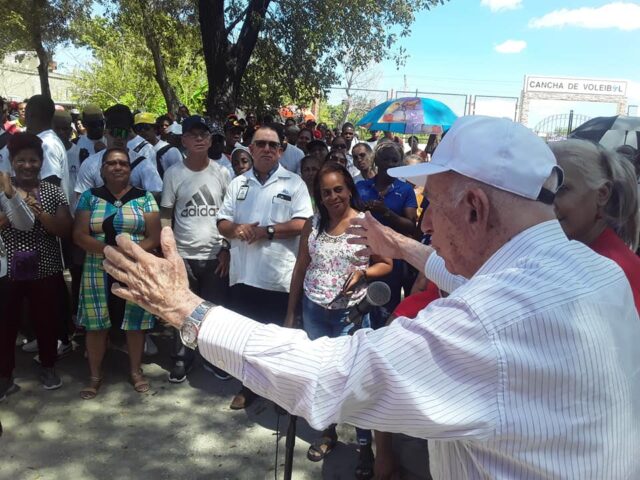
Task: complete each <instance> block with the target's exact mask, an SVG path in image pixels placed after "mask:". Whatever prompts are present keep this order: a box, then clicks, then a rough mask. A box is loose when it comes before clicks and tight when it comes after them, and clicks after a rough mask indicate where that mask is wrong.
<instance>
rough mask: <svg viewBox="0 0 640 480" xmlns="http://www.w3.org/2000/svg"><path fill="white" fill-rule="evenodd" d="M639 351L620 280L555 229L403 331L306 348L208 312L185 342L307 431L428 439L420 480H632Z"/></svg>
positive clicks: (400, 325)
mask: <svg viewBox="0 0 640 480" xmlns="http://www.w3.org/2000/svg"><path fill="white" fill-rule="evenodd" d="M639 343H640V322H639V321H638V314H637V312H636V308H635V305H634V302H633V295H632V292H631V289H630V287H629V283H628V282H627V279H626V278H625V276H624V273H623V272H622V270H621V269H620V268H619V267H618V266H617V265H616V264H615V263H614V262H612V261H611V260H609V259H606V258H604V257H602V256H600V255H597V254H596V253H594V252H593V251H592V250H591V249H589V247H587V246H585V245H583V244H581V243H579V242H575V241H569V240H568V239H567V238H566V236H565V235H564V233H563V232H562V229H561V227H560V225H559V223H558V222H557V221H549V222H544V223H541V224H539V225H536V226H534V227H532V228H529V229H527V230H525V231H524V232H521V233H520V234H519V235H517V236H516V237H514V238H513V239H512V240H511V241H509V242H508V243H506V244H505V245H503V246H502V247H501V248H500V249H499V250H498V251H497V252H496V253H495V254H494V255H493V256H492V257H491V258H490V259H489V260H488V261H487V262H486V263H485V264H484V265H483V266H482V267H481V268H480V270H479V271H478V272H477V273H476V274H475V275H474V276H473V277H472V278H471V279H469V281H467V282H466V283H465V284H463V285H461V286H459V288H457V289H455V290H454V291H453V292H452V293H451V295H450V296H449V297H447V298H444V299H440V300H436V301H434V302H432V303H431V304H430V305H429V306H428V307H427V308H426V309H424V310H422V311H421V312H420V313H419V314H418V316H417V318H416V319H414V320H409V319H406V318H404V317H400V318H398V319H396V320H395V322H394V323H393V324H391V325H390V326H389V327H386V328H382V329H379V330H376V331H371V330H360V331H358V332H357V333H356V334H355V335H354V336H352V337H349V336H346V337H339V338H331V339H329V338H321V339H318V340H315V341H310V340H309V339H308V338H307V337H306V334H305V333H304V332H302V331H299V330H289V329H284V328H280V327H277V326H275V325H261V324H259V323H257V322H254V321H252V320H249V319H247V318H245V317H243V316H241V315H238V314H236V313H233V312H231V311H229V310H226V309H224V308H223V307H216V308H214V309H213V310H212V311H211V312H210V313H209V314H208V315H207V318H206V320H205V322H204V324H203V326H202V329H201V331H200V335H199V338H198V347H199V350H200V352H201V353H202V354H203V356H204V357H205V358H206V359H207V360H209V361H211V362H213V363H216V364H218V365H221V364H222V363H224V365H225V370H226V371H228V372H229V373H230V374H231V375H233V376H234V377H236V378H238V379H240V380H241V381H242V382H243V384H244V385H246V386H247V387H248V388H251V390H253V391H255V392H256V393H258V394H259V395H263V396H265V397H267V398H270V399H272V400H274V401H275V402H276V403H278V404H279V405H282V406H283V407H284V408H285V409H287V410H288V411H290V412H292V413H293V414H295V415H300V416H303V417H305V418H306V419H308V420H309V423H310V424H311V426H313V427H314V428H322V427H325V426H327V425H328V424H330V423H335V422H347V423H350V424H353V425H356V426H358V427H361V428H367V429H372V428H375V429H378V430H382V431H387V432H402V433H406V434H408V435H412V436H415V437H421V438H428V439H430V442H429V454H430V466H431V473H432V475H433V477H434V478H435V479H455V480H464V479H487V478H492V479H494V478H495V479H519V480H520V479H548V478H554V479H555V478H559V479H578V478H579V479H605V478H606V479H608V480H609V479H623V478H624V479H635V478H640V456H638V439H639V438H640V374H639V370H638V368H639V366H640V349H638V348H637V345H638V344H639ZM319 366H320V368H319Z"/></svg>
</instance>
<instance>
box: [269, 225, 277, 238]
mask: <svg viewBox="0 0 640 480" xmlns="http://www.w3.org/2000/svg"><path fill="white" fill-rule="evenodd" d="M275 234H276V227H274V226H273V225H269V226H268V227H267V238H268V239H269V240H273V237H274V236H275Z"/></svg>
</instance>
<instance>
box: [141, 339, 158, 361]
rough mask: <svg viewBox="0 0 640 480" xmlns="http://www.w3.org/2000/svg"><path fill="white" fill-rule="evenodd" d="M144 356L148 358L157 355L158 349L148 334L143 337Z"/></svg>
mask: <svg viewBox="0 0 640 480" xmlns="http://www.w3.org/2000/svg"><path fill="white" fill-rule="evenodd" d="M144 354H145V355H149V356H151V355H157V354H158V347H156V344H155V343H153V339H152V338H151V335H150V334H148V333H147V334H146V335H145V336H144Z"/></svg>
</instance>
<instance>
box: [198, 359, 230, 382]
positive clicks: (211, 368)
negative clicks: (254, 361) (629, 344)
mask: <svg viewBox="0 0 640 480" xmlns="http://www.w3.org/2000/svg"><path fill="white" fill-rule="evenodd" d="M202 366H203V367H204V369H205V370H206V371H207V372H209V373H213V376H214V377H216V378H218V379H220V380H229V379H230V378H231V375H229V374H228V373H227V372H225V371H224V370H220V369H219V368H218V367H216V366H215V365H211V364H210V363H209V362H204V364H203V365H202Z"/></svg>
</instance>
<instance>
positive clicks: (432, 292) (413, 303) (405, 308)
mask: <svg viewBox="0 0 640 480" xmlns="http://www.w3.org/2000/svg"><path fill="white" fill-rule="evenodd" d="M439 298H440V290H439V289H438V287H437V286H436V284H435V283H433V282H429V283H428V284H427V288H425V289H424V290H423V291H422V292H417V293H414V294H413V295H409V296H408V297H406V298H405V299H404V300H403V301H402V302H400V305H398V306H397V307H396V309H395V310H394V311H393V314H394V315H395V316H396V317H407V318H416V317H417V316H418V313H420V310H423V309H424V308H426V306H427V305H429V304H430V303H431V302H433V301H434V300H437V299H439Z"/></svg>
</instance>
